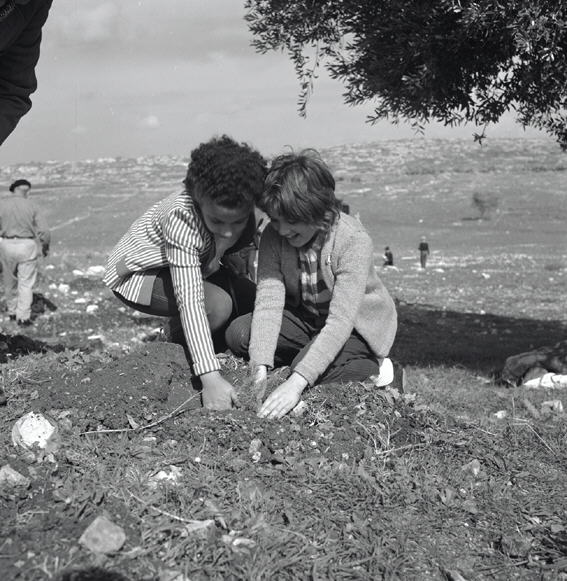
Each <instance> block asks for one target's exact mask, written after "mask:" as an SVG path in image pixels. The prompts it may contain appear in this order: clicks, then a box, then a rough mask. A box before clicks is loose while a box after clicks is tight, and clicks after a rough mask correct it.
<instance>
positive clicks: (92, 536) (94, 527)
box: [79, 515, 126, 554]
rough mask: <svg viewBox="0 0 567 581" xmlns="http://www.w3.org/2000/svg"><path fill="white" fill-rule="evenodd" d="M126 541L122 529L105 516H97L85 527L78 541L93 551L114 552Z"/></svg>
mask: <svg viewBox="0 0 567 581" xmlns="http://www.w3.org/2000/svg"><path fill="white" fill-rule="evenodd" d="M125 542H126V533H125V532H124V529H123V528H122V527H120V526H118V525H116V524H114V523H113V522H112V521H111V520H110V519H108V518H107V517H105V516H102V515H101V516H97V517H96V518H95V520H94V521H93V522H92V523H91V524H90V525H89V526H88V527H87V528H86V529H85V531H84V532H83V534H82V535H81V538H80V539H79V543H80V544H81V545H83V547H85V548H86V549H88V550H89V551H92V552H93V553H103V554H108V553H116V552H117V551H119V550H120V549H121V548H122V546H123V545H124V543H125Z"/></svg>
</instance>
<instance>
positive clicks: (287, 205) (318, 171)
mask: <svg viewBox="0 0 567 581" xmlns="http://www.w3.org/2000/svg"><path fill="white" fill-rule="evenodd" d="M257 204H258V207H259V208H260V209H261V210H263V211H264V212H266V214H268V215H274V216H276V215H277V216H280V217H282V218H284V219H285V220H287V221H289V222H302V223H306V224H315V225H317V226H320V227H322V228H324V227H326V226H327V225H328V224H329V223H330V222H332V220H333V219H334V218H335V217H336V216H337V214H338V213H339V210H340V202H339V201H338V200H337V198H336V196H335V179H334V178H333V175H332V174H331V171H330V170H329V168H328V167H327V165H326V163H325V162H324V161H323V160H322V159H321V157H320V156H319V153H318V152H317V151H315V150H314V149H306V150H303V151H301V152H299V153H293V152H292V153H286V154H283V155H280V156H278V157H276V158H275V159H274V160H273V162H272V164H271V166H270V170H269V171H268V175H267V177H266V181H265V185H264V191H263V192H262V195H261V196H260V199H259V200H258V203H257Z"/></svg>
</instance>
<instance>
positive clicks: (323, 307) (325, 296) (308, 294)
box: [299, 232, 331, 327]
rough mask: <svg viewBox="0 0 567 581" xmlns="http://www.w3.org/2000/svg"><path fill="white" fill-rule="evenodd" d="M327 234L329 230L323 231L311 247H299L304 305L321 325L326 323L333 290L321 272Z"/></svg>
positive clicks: (317, 323) (305, 309)
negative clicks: (331, 290)
mask: <svg viewBox="0 0 567 581" xmlns="http://www.w3.org/2000/svg"><path fill="white" fill-rule="evenodd" d="M326 235H327V232H321V233H320V234H318V235H317V236H316V237H315V238H314V240H313V242H312V243H311V245H310V246H309V247H307V248H300V249H299V268H300V284H301V301H302V307H303V310H304V311H306V313H307V314H308V315H311V316H312V317H313V318H314V319H315V323H316V326H319V327H322V326H323V325H324V323H325V320H326V318H327V315H328V314H329V303H330V302H331V292H330V291H329V289H328V288H327V285H326V284H325V281H324V280H323V276H322V273H321V248H322V246H323V242H324V241H325V237H326Z"/></svg>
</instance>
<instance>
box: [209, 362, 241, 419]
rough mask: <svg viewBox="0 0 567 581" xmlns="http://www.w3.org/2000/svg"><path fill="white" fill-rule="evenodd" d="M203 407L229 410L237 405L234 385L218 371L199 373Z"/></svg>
mask: <svg viewBox="0 0 567 581" xmlns="http://www.w3.org/2000/svg"><path fill="white" fill-rule="evenodd" d="M201 382H202V384H203V392H202V398H203V407H205V408H207V409H210V410H229V409H231V408H232V407H233V405H234V406H235V407H238V398H237V397H236V392H235V391H234V387H233V386H232V385H231V384H230V383H229V382H228V381H227V380H226V379H224V378H223V377H222V375H221V374H220V373H219V372H218V371H212V372H211V373H205V374H204V375H201Z"/></svg>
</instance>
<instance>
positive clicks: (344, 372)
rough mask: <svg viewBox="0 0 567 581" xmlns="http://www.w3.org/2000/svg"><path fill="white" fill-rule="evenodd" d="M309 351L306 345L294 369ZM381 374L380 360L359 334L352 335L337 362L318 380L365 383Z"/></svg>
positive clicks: (336, 359)
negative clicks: (373, 376)
mask: <svg viewBox="0 0 567 581" xmlns="http://www.w3.org/2000/svg"><path fill="white" fill-rule="evenodd" d="M307 349H309V345H306V346H305V348H304V349H302V351H301V352H300V353H299V354H298V355H297V356H296V358H295V359H294V361H293V363H292V368H293V367H294V366H295V365H297V363H299V361H301V359H302V358H303V356H304V355H305V353H306V352H307ZM379 373H380V360H379V359H378V358H377V357H376V355H375V354H374V353H372V351H371V349H370V347H369V346H368V344H367V343H366V341H364V339H363V338H362V337H361V336H360V335H359V334H358V333H352V334H351V336H350V337H349V338H348V339H347V341H346V343H345V344H344V346H343V348H342V349H341V350H340V351H339V353H338V355H337V356H336V357H335V360H334V361H333V362H332V363H331V365H330V366H329V367H328V368H327V370H326V371H325V372H324V373H322V374H321V376H320V377H319V378H318V379H317V383H332V382H335V381H364V380H366V379H368V378H369V377H370V376H371V375H377V374H379Z"/></svg>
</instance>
